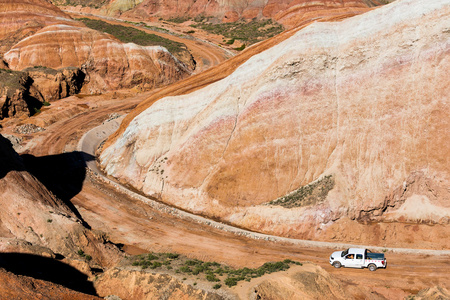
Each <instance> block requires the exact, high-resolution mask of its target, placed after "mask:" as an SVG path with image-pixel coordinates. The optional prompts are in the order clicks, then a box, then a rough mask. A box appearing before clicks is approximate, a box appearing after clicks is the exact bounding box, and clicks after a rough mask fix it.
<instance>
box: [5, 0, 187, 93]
mask: <svg viewBox="0 0 450 300" xmlns="http://www.w3.org/2000/svg"><path fill="white" fill-rule="evenodd" d="M1 1H3V2H5V5H6V6H7V7H9V9H10V10H8V11H6V12H3V13H2V12H1V11H0V23H1V24H2V31H0V39H1V43H2V44H4V45H5V47H4V49H6V50H9V51H7V52H6V53H5V54H4V56H3V60H4V61H5V62H6V63H7V65H8V67H9V68H10V69H12V70H16V71H21V70H24V69H25V68H29V67H34V66H44V67H48V68H53V69H60V68H67V67H75V68H82V69H83V71H84V72H85V73H86V75H87V78H86V81H87V82H88V85H87V86H86V87H85V92H91V93H96V92H104V91H107V90H110V89H120V88H129V87H134V86H136V85H140V87H143V88H152V87H155V86H161V85H165V84H168V83H172V82H174V81H176V80H179V79H181V78H184V77H186V76H188V75H189V74H190V70H189V69H188V68H187V67H186V66H185V65H184V64H182V63H181V62H180V61H178V60H177V59H176V58H174V57H173V55H171V54H170V53H169V52H168V51H167V50H166V49H165V48H163V47H142V46H138V45H135V44H132V43H128V44H124V43H122V42H120V41H119V40H117V39H116V38H114V37H113V36H111V35H108V34H105V33H100V32H97V31H95V30H92V29H89V28H86V27H85V26H84V25H83V24H81V23H79V22H75V21H74V20H72V19H71V18H70V17H69V16H67V15H66V14H65V13H63V12H61V11H60V10H59V9H58V8H56V7H55V6H53V5H51V4H49V3H48V2H46V1H43V0H33V1H31V2H27V1H23V3H22V2H19V4H15V3H11V2H15V1H13V0H1ZM2 8H3V6H2ZM28 12H29V13H28ZM20 16H22V17H20ZM43 16H45V18H44V17H43ZM20 18H29V19H27V20H28V23H26V24H22V23H23V22H19V20H20ZM41 19H43V20H41ZM22 20H23V19H22ZM33 22H34V23H36V22H38V23H39V24H40V26H37V27H33V28H34V30H33V31H32V32H30V34H28V35H23V34H22V35H19V36H20V38H18V39H15V38H12V37H11V34H13V33H14V32H15V31H17V30H18V29H17V28H23V27H26V28H28V27H29V26H28V25H30V24H31V23H33ZM34 23H33V24H34ZM27 24H28V25H27ZM27 26H28V27H27ZM30 26H31V25H30ZM25 36H27V37H26V38H23V37H25ZM11 40H12V41H14V42H15V43H16V44H15V45H10V47H6V45H9V44H11ZM6 50H5V51H6ZM0 54H1V53H0Z"/></svg>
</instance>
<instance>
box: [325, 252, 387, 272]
mask: <svg viewBox="0 0 450 300" xmlns="http://www.w3.org/2000/svg"><path fill="white" fill-rule="evenodd" d="M330 264H331V265H332V266H334V267H335V268H340V267H346V268H359V269H362V268H368V269H369V270H370V271H375V270H376V269H378V268H386V258H385V257H384V253H373V252H371V251H370V250H368V249H364V248H348V249H347V250H344V251H336V252H333V253H332V254H331V256H330Z"/></svg>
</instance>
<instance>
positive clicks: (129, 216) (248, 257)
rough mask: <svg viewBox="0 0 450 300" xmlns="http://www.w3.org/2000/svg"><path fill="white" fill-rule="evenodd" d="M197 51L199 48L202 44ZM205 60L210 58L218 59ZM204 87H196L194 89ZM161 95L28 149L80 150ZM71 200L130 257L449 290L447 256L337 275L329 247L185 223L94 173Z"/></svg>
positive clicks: (113, 106) (112, 105) (39, 137)
mask: <svg viewBox="0 0 450 300" xmlns="http://www.w3.org/2000/svg"><path fill="white" fill-rule="evenodd" d="M184 42H185V41H184ZM198 47H199V49H202V48H201V47H203V46H200V45H199V46H198ZM208 59H211V60H213V57H212V56H211V57H209V58H208ZM236 64H238V62H236ZM233 67H234V66H233ZM205 76H206V75H205ZM215 80H217V79H215ZM188 82H189V80H188ZM204 84H207V83H204ZM202 85H203V84H202V83H201V82H199V83H198V85H197V86H195V87H194V88H199V87H200V86H202ZM158 93H160V91H153V92H150V93H146V94H141V95H139V96H136V97H134V98H129V99H126V100H104V101H103V102H99V103H98V106H97V107H96V108H93V109H89V110H88V111H85V112H83V113H80V114H78V115H76V116H74V117H72V118H70V119H67V120H63V121H61V122H57V123H55V124H53V125H50V126H48V128H47V130H46V131H45V132H42V133H39V134H36V138H34V139H33V140H31V141H30V142H29V144H30V147H29V150H28V151H29V153H30V154H33V155H35V156H44V155H51V154H59V153H63V152H65V151H66V152H67V151H75V150H76V149H77V144H78V141H79V140H80V138H81V137H82V135H83V134H84V133H85V132H87V131H88V130H90V129H91V128H93V127H95V126H97V125H99V124H101V123H102V122H103V121H104V120H105V119H106V118H107V116H108V115H109V114H111V113H122V114H123V113H127V112H129V111H130V110H131V109H132V108H133V107H135V106H136V105H137V104H138V103H141V102H142V101H143V100H144V99H149V98H150V99H152V97H155V98H154V99H152V101H156V98H157V96H158V95H159V94H158ZM155 95H156V96H155ZM150 102H151V101H150ZM71 201H72V203H73V204H74V205H75V206H76V208H77V209H78V211H79V213H80V214H81V216H82V217H83V219H84V220H85V221H86V222H87V223H88V224H89V225H90V226H91V227H92V229H94V230H102V231H104V232H106V233H107V234H108V236H109V238H110V240H111V241H113V242H115V243H122V244H124V245H125V246H124V250H125V251H127V252H128V253H130V254H137V253H141V252H144V251H157V252H177V253H181V254H184V255H187V256H189V257H191V258H198V259H202V260H207V261H218V262H221V263H226V264H229V265H232V266H235V267H243V266H246V267H257V266H259V265H261V264H262V263H264V262H267V261H278V260H283V259H286V258H290V259H293V260H298V261H311V262H313V263H316V264H318V265H320V266H322V267H323V268H324V269H325V270H327V271H328V272H330V273H332V274H334V275H337V276H338V277H339V278H340V279H341V280H342V281H343V282H344V284H346V285H348V286H354V285H357V286H358V287H362V288H363V289H367V291H369V292H368V293H370V291H371V290H376V291H378V292H379V293H381V294H383V295H387V297H388V298H391V299H400V298H403V297H404V295H405V293H410V292H417V291H418V290H420V289H423V288H427V287H431V286H435V285H440V286H443V287H446V288H450V277H449V276H448V270H449V269H450V257H449V256H443V255H442V256H428V255H423V254H408V255H405V254H395V253H387V254H386V255H387V259H388V268H387V269H386V270H378V271H376V272H369V271H368V270H366V269H365V270H356V269H345V268H342V269H334V268H332V267H331V266H330V265H329V263H328V257H329V255H330V253H331V252H332V250H330V249H326V248H311V247H310V248H304V247H299V246H297V245H292V244H287V243H282V242H270V241H264V240H254V239H248V238H245V237H242V236H237V235H235V234H232V233H228V232H224V231H222V230H217V229H215V228H212V227H210V226H206V225H202V224H198V223H193V222H188V221H186V220H183V219H179V218H176V217H174V216H172V215H171V214H167V213H164V212H160V211H158V210H155V209H153V208H151V207H149V206H148V205H145V204H144V203H142V202H141V201H137V200H135V199H133V198H132V197H130V196H129V195H127V194H124V193H121V192H118V191H117V190H116V189H114V188H113V187H111V186H109V185H107V184H105V183H103V182H101V181H98V180H96V177H95V176H92V175H90V174H88V176H87V177H86V180H85V182H84V184H83V187H82V190H81V191H80V192H79V193H78V194H77V195H76V196H74V197H73V198H72V199H71ZM390 293H391V294H390ZM402 293H403V294H402ZM389 295H391V296H389ZM399 295H400V296H403V297H400V296H399Z"/></svg>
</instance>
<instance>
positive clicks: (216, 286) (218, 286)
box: [212, 283, 222, 290]
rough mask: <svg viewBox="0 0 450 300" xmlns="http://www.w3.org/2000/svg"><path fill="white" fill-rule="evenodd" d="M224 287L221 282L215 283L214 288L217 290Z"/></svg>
mask: <svg viewBox="0 0 450 300" xmlns="http://www.w3.org/2000/svg"><path fill="white" fill-rule="evenodd" d="M221 287H222V285H221V284H220V283H216V284H215V285H213V287H212V288H213V289H215V290H217V289H220V288H221Z"/></svg>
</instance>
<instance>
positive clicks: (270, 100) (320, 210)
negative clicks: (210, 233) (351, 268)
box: [101, 0, 450, 247]
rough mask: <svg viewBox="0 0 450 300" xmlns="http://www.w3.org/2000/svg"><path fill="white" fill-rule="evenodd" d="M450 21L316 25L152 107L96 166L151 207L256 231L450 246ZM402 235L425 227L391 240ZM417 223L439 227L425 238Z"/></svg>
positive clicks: (440, 13)
mask: <svg viewBox="0 0 450 300" xmlns="http://www.w3.org/2000/svg"><path fill="white" fill-rule="evenodd" d="M449 13H450V6H449V5H448V1H443V0H434V1H422V0H407V1H399V2H395V3H392V4H390V5H387V6H385V7H382V8H379V9H376V10H374V11H371V12H368V13H366V14H364V15H360V16H356V17H353V18H351V19H347V20H345V21H342V22H340V23H314V24H312V25H310V26H309V27H307V28H305V29H303V30H301V31H299V32H297V33H296V34H295V35H294V36H292V37H291V38H289V39H287V40H285V41H284V42H282V43H280V44H278V45H277V46H275V47H273V48H271V49H269V50H267V51H265V52H263V53H261V54H259V55H256V56H254V57H252V58H251V59H249V60H248V61H247V62H246V63H244V64H243V65H241V66H240V67H239V68H238V69H237V70H236V71H235V72H234V73H233V74H231V75H230V76H228V77H227V78H225V79H223V80H221V81H219V82H217V83H214V84H211V85H209V86H207V87H205V88H203V89H201V90H198V91H195V92H193V93H191V94H188V95H185V96H178V97H167V98H164V99H161V100H159V101H158V102H156V103H154V104H153V105H152V106H151V107H149V108H148V109H147V110H145V111H144V112H142V113H141V114H140V115H138V116H137V117H136V118H135V119H134V120H133V121H132V122H131V123H130V124H129V125H128V127H127V128H126V130H125V131H124V132H123V134H121V135H120V136H119V138H118V139H117V140H115V142H114V143H113V144H112V145H110V146H109V147H108V148H106V149H105V150H104V151H103V153H102V155H101V163H102V165H103V167H104V169H105V171H106V172H107V173H108V174H110V175H113V176H115V177H116V178H118V179H120V180H122V181H126V182H127V183H129V184H131V185H133V186H134V187H135V188H137V189H139V190H141V191H143V192H144V193H146V194H148V195H153V196H157V197H159V198H160V199H162V200H163V201H165V202H168V203H171V204H173V205H176V206H179V207H182V208H184V209H188V210H190V211H193V212H196V213H202V214H205V215H208V216H211V217H216V218H220V219H221V220H224V221H227V222H231V223H233V224H236V225H239V226H243V227H246V228H250V229H253V230H258V231H265V232H270V233H274V234H278V235H285V236H291V237H301V238H315V239H321V238H322V239H333V238H338V239H341V240H342V239H343V240H346V239H347V240H353V241H355V236H354V235H348V236H345V234H344V232H345V230H343V229H345V228H346V226H347V227H348V226H350V225H349V224H353V225H352V226H355V227H354V228H356V225H358V224H359V223H366V224H369V223H370V224H371V225H367V226H374V225H373V224H374V223H373V222H384V221H386V222H388V223H377V224H376V225H375V227H376V228H372V229H373V230H372V231H371V233H370V234H367V233H366V234H364V230H363V229H358V230H361V233H362V235H361V236H360V235H358V237H357V238H356V239H360V240H359V241H360V242H380V240H381V239H387V242H389V243H391V244H396V243H402V242H405V243H414V242H416V241H417V239H420V240H421V241H425V243H426V245H427V246H430V247H433V246H436V247H441V246H442V247H448V246H449V245H448V242H447V241H446V239H445V238H440V237H441V236H440V235H443V236H446V235H448V230H449V229H448V226H444V225H439V224H448V222H449V217H450V207H449V203H448V201H447V200H448V199H449V198H450V194H449V190H448V189H447V187H448V186H449V183H450V182H449V181H450V178H449V168H450V164H449V161H448V160H449V157H448V153H450V143H449V137H448V132H449V131H448V129H449V124H448V120H449V119H450V118H449V111H448V109H446V100H447V95H448V94H449V92H450V91H449V86H448V82H447V79H446V78H447V70H448V69H449V55H448V54H449V49H450V48H449V36H450V32H449V22H448V21H446V20H449V18H448V17H449ZM351 220H356V221H359V223H358V224H356V223H355V221H351ZM352 222H353V223H352ZM401 222H413V223H418V225H417V226H413V227H408V226H406V227H402V228H403V229H401V230H400V229H399V228H397V229H399V230H400V231H399V232H403V233H402V237H399V236H396V235H395V234H393V235H392V234H391V235H389V234H387V233H386V231H388V230H389V229H393V228H395V226H397V225H398V224H401ZM421 222H428V223H433V224H436V225H435V226H436V230H435V231H433V232H434V233H435V234H433V235H431V236H432V237H431V238H430V235H429V234H427V230H429V228H425V227H424V226H422V225H420V224H419V223H421ZM336 226H341V227H340V229H341V230H340V231H339V232H336V230H334V228H335V227H336ZM358 226H359V225H358ZM358 228H360V227H358ZM361 228H362V227H361ZM319 229H320V230H319ZM402 230H403V231H402ZM411 230H414V235H412V233H413V232H412V231H411ZM410 231H411V232H410ZM333 232H334V233H333ZM373 232H376V234H373ZM383 232H384V233H383ZM376 236H378V239H380V240H371V238H373V239H376ZM411 236H414V237H416V240H414V238H412V237H411ZM406 237H407V238H406ZM417 237H418V238H417ZM385 242H386V240H385Z"/></svg>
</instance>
